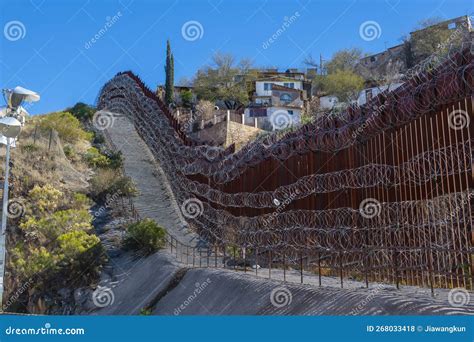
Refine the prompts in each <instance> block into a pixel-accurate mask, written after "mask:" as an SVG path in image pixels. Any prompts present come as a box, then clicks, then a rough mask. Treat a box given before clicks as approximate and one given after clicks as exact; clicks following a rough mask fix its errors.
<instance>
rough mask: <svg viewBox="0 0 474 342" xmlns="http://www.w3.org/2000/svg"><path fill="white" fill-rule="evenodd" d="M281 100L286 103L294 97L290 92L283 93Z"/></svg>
mask: <svg viewBox="0 0 474 342" xmlns="http://www.w3.org/2000/svg"><path fill="white" fill-rule="evenodd" d="M280 101H281V102H284V103H290V102H291V101H292V98H291V96H290V94H281V96H280Z"/></svg>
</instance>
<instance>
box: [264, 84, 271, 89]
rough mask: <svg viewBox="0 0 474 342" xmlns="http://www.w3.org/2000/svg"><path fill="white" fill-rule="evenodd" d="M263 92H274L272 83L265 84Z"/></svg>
mask: <svg viewBox="0 0 474 342" xmlns="http://www.w3.org/2000/svg"><path fill="white" fill-rule="evenodd" d="M263 90H272V84H271V83H264V84H263Z"/></svg>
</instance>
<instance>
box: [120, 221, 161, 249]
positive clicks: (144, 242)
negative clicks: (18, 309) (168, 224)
mask: <svg viewBox="0 0 474 342" xmlns="http://www.w3.org/2000/svg"><path fill="white" fill-rule="evenodd" d="M165 237H166V230H165V229H164V228H163V227H160V226H158V225H157V224H156V222H155V221H153V220H151V219H144V220H141V221H139V222H135V223H132V224H130V225H129V226H128V227H127V235H126V237H125V246H126V247H129V248H132V249H135V250H140V251H142V252H144V253H145V254H151V253H153V252H156V251H157V250H158V249H160V248H163V247H164V245H165Z"/></svg>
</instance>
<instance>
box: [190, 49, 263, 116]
mask: <svg viewBox="0 0 474 342" xmlns="http://www.w3.org/2000/svg"><path fill="white" fill-rule="evenodd" d="M251 67H252V62H251V61H250V60H248V59H242V60H240V61H239V62H238V63H236V61H235V58H234V56H232V55H231V54H223V53H216V54H214V56H213V58H212V64H211V65H208V66H206V67H204V68H202V69H200V70H199V71H198V72H197V74H196V77H195V79H194V91H195V93H196V95H197V96H198V98H199V99H201V100H207V101H212V102H216V101H223V102H224V103H225V105H226V107H227V108H228V109H237V108H239V107H241V106H244V105H246V104H247V103H248V102H249V100H250V98H249V92H250V91H251V88H250V85H249V83H250V82H249V81H251V80H253V79H255V78H256V77H257V74H256V72H255V71H253V70H252V69H251Z"/></svg>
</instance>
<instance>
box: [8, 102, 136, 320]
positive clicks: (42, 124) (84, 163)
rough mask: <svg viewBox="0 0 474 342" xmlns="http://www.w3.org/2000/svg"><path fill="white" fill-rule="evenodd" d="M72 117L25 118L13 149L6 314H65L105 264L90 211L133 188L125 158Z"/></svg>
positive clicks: (76, 115)
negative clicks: (126, 178)
mask: <svg viewBox="0 0 474 342" xmlns="http://www.w3.org/2000/svg"><path fill="white" fill-rule="evenodd" d="M69 110H70V111H71V112H72V113H69V112H57V113H50V114H47V115H41V116H35V117H31V118H28V119H27V121H26V125H25V127H24V129H23V130H22V132H21V135H20V137H19V140H18V142H17V147H16V148H14V149H12V158H11V166H12V168H11V172H12V173H11V179H10V182H11V183H10V184H11V187H10V197H9V198H10V200H9V206H8V217H9V220H8V228H7V229H8V234H7V239H8V240H7V267H6V277H5V295H4V310H5V311H11V312H26V313H67V312H68V310H70V309H68V305H69V304H70V303H72V301H73V296H72V293H73V290H74V288H75V287H78V286H88V285H91V284H93V283H94V282H95V281H96V280H97V279H98V276H99V272H100V270H101V268H102V265H103V264H104V262H105V261H106V259H107V256H106V254H105V253H104V249H103V247H102V244H101V242H100V239H99V238H98V237H97V236H96V235H95V231H94V229H93V228H94V215H93V212H92V211H91V208H92V207H93V205H94V204H97V203H98V204H100V203H102V202H103V201H104V200H105V196H106V194H107V192H108V191H109V189H112V188H114V187H117V182H118V181H122V183H123V184H122V185H123V186H129V184H128V183H127V182H123V178H122V177H121V176H120V174H121V173H120V165H121V158H120V155H114V154H110V153H109V152H108V151H107V150H106V149H104V148H103V145H102V144H101V142H102V141H103V137H101V135H100V133H99V132H97V131H94V130H93V129H89V130H86V129H85V127H86V126H88V125H87V124H86V122H87V121H86V120H83V121H82V122H81V120H79V119H78V117H79V118H81V117H80V115H78V114H79V113H78V111H77V110H75V109H74V108H72V109H69ZM89 112H90V113H93V109H92V108H90V109H89ZM81 119H84V118H81ZM88 127H90V125H89V126H88ZM3 151H4V149H2V152H3ZM3 153H4V152H3ZM2 166H3V165H2ZM2 174H3V172H2ZM65 293H69V295H68V296H65V295H64V294H65ZM65 297H68V298H65Z"/></svg>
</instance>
